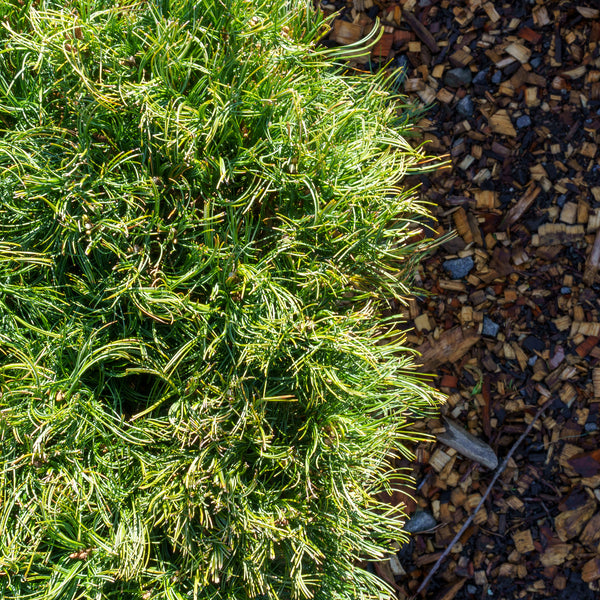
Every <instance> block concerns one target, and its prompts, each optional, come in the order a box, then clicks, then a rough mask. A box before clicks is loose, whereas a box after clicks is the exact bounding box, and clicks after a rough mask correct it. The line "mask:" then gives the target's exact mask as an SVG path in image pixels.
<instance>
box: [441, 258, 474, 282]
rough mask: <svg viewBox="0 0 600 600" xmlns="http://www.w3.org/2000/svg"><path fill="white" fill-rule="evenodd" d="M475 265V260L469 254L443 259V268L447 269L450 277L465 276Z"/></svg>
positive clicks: (458, 277) (459, 277)
mask: <svg viewBox="0 0 600 600" xmlns="http://www.w3.org/2000/svg"><path fill="white" fill-rule="evenodd" d="M474 266H475V262H474V261H473V259H472V258H471V257H470V256H465V257H464V258H451V259H450V260H446V261H444V269H445V270H446V271H448V273H449V274H450V277H452V279H462V278H463V277H466V276H467V275H468V274H469V273H470V272H471V269H472V268H473V267H474Z"/></svg>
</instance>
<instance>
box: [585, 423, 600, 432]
mask: <svg viewBox="0 0 600 600" xmlns="http://www.w3.org/2000/svg"><path fill="white" fill-rule="evenodd" d="M583 428H584V429H585V430H586V431H587V432H591V431H598V425H596V423H586V424H585V425H584V426H583Z"/></svg>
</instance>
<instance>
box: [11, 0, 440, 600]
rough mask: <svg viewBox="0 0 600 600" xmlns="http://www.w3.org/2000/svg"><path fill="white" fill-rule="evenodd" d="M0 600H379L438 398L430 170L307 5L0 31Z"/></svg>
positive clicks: (92, 12) (129, 11) (38, 12)
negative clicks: (397, 494)
mask: <svg viewBox="0 0 600 600" xmlns="http://www.w3.org/2000/svg"><path fill="white" fill-rule="evenodd" d="M0 21H1V27H0V48H1V49H0V239H1V240H2V241H1V242H0V342H1V347H0V394H1V395H0V447H1V451H0V494H1V496H0V529H1V530H2V536H0V593H1V595H2V597H3V598H24V597H27V598H36V599H40V600H41V599H44V600H49V599H51V598H56V599H60V600H68V599H75V598H98V599H104V598H144V599H147V598H165V599H166V598H169V599H171V598H173V599H174V598H201V599H209V598H211V599H212V598H215V599H216V598H224V599H233V598H235V599H236V600H237V599H243V598H278V599H284V598H308V597H315V598H327V599H330V598H340V599H341V598H347V599H350V598H352V599H354V598H385V597H389V594H390V588H389V586H388V585H387V584H386V583H385V582H383V580H381V579H380V578H377V577H375V576H374V575H373V574H371V573H370V572H369V571H368V570H366V569H365V568H363V567H364V564H363V565H362V567H361V566H359V564H358V563H359V560H367V559H373V558H377V557H381V556H383V555H384V553H385V552H386V551H387V550H388V549H390V548H392V545H391V544H392V542H394V541H396V542H399V541H403V540H404V539H405V538H404V534H403V531H402V521H401V517H402V507H401V506H390V505H388V504H385V503H381V502H379V501H378V500H377V499H376V497H377V494H378V492H381V491H382V490H385V489H388V488H389V481H388V480H389V478H390V457H391V456H393V455H404V456H407V457H409V456H410V452H409V450H408V448H407V445H406V442H407V441H409V440H414V439H415V437H419V436H418V435H417V434H415V433H413V431H412V429H411V428H410V426H409V425H410V421H411V420H414V419H415V418H416V417H417V416H419V415H421V414H423V413H425V412H426V411H427V410H430V409H431V407H433V406H434V405H435V403H436V402H437V399H438V395H437V394H436V393H435V392H433V391H432V390H431V389H429V388H427V387H426V386H425V385H424V384H423V382H422V380H421V379H420V377H419V376H418V375H417V374H416V373H415V370H414V357H413V354H412V353H411V352H410V351H408V350H407V349H406V348H405V347H404V343H403V336H402V335H401V330H400V321H401V318H400V317H398V316H387V317H385V318H384V317H383V316H382V315H383V313H384V310H385V309H386V308H387V307H389V301H390V299H392V300H394V301H395V302H402V301H403V300H404V299H405V298H406V296H407V295H408V294H409V292H410V289H411V286H412V285H413V275H414V269H415V267H416V264H417V261H418V259H419V258H420V256H421V255H422V252H423V251H424V250H425V249H426V247H427V244H426V242H425V241H424V240H423V236H422V234H421V233H420V229H419V225H418V221H419V220H420V219H422V218H424V217H425V216H426V215H427V210H426V208H425V207H424V205H423V204H422V203H421V202H419V201H417V200H416V196H415V193H414V190H402V189H401V188H399V187H398V185H399V182H400V181H401V179H402V177H403V176H404V175H405V174H407V173H410V172H413V173H414V172H421V171H423V170H424V169H426V168H428V165H430V164H431V163H429V162H425V161H426V157H425V155H424V153H423V151H422V150H418V149H417V150H414V149H413V148H412V147H411V146H410V145H409V143H408V142H407V141H406V139H405V137H404V136H405V134H407V133H409V132H410V128H411V124H410V110H409V109H408V107H406V106H403V105H402V104H401V103H399V101H398V99H397V98H396V97H395V96H394V93H393V87H392V86H393V85H394V84H395V83H396V82H397V79H396V76H395V74H393V76H392V77H388V76H387V75H386V74H384V73H382V74H381V75H379V76H366V75H360V76H353V75H349V74H344V75H342V73H341V69H340V68H339V67H337V66H336V65H335V61H336V60H337V58H336V56H338V55H340V53H339V52H338V51H335V50H329V49H327V48H325V47H322V46H318V45H317V43H316V40H317V39H318V38H319V37H320V35H321V32H322V29H323V22H322V17H321V16H320V15H319V13H317V12H315V11H313V10H312V6H311V5H310V3H303V2H295V3H290V2H283V1H269V2H261V1H258V0H257V1H255V2H244V1H241V0H232V1H230V2H225V3H223V2H220V1H218V0H214V1H213V0H207V1H205V2H202V3H195V2H186V1H184V0H178V1H173V2H167V1H164V2H147V3H146V2H132V1H127V0H126V1H123V2H119V3H114V2H106V1H103V0H82V1H80V2H67V3H65V2H52V1H50V0H47V1H39V2H38V1H36V2H33V1H30V2H20V1H14V2H4V3H3V4H2V6H1V7H0Z"/></svg>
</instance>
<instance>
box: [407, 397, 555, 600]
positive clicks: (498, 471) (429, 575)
mask: <svg viewBox="0 0 600 600" xmlns="http://www.w3.org/2000/svg"><path fill="white" fill-rule="evenodd" d="M553 401H554V398H550V399H549V400H547V401H546V402H544V404H543V405H542V406H541V407H540V409H539V410H538V411H537V413H536V414H535V416H534V417H533V420H532V421H531V423H529V425H527V427H526V428H525V431H524V432H523V433H522V434H521V437H520V438H519V439H518V440H517V441H516V442H515V443H514V444H513V445H512V448H511V449H510V450H509V452H508V454H507V455H506V458H505V459H504V460H503V461H502V464H501V465H500V466H499V467H498V469H496V473H495V475H494V477H493V478H492V481H491V482H490V485H488V487H487V489H486V490H485V494H483V496H482V498H481V500H480V501H479V504H478V505H477V507H476V508H475V510H474V511H473V512H472V513H471V516H470V517H469V518H468V519H467V520H466V521H465V523H464V525H463V526H462V527H461V528H460V531H459V532H458V533H457V534H456V535H455V536H454V539H453V540H452V541H451V542H450V544H449V545H448V547H447V548H446V549H445V550H444V552H442V555H441V556H440V557H439V558H438V560H437V562H436V563H435V565H433V567H432V568H431V570H430V571H429V573H427V577H425V579H424V580H423V581H422V583H421V585H420V586H419V589H418V590H417V591H416V592H415V594H414V595H413V596H412V597H411V600H415V598H416V597H417V596H418V595H419V594H420V593H421V592H422V591H423V590H424V589H425V588H426V587H427V584H428V583H429V582H430V581H431V578H432V577H433V575H434V574H435V572H436V571H437V570H438V569H439V568H440V565H441V564H442V562H444V560H445V559H446V558H447V557H448V555H449V554H450V551H451V550H452V548H453V547H454V545H455V544H456V542H458V540H459V539H460V538H461V537H462V535H463V533H464V532H465V531H466V530H467V528H468V527H469V526H470V525H471V523H472V522H473V519H474V518H475V515H476V514H477V513H478V512H479V509H480V508H481V507H482V506H483V503H484V502H485V500H486V498H487V497H488V496H489V494H490V492H491V491H492V488H493V487H494V484H495V483H496V480H497V479H498V477H500V475H501V474H502V472H503V471H504V469H506V467H507V465H508V461H509V460H510V459H511V458H512V455H513V454H514V453H515V450H516V449H517V448H518V447H519V445H520V444H521V442H522V441H523V440H524V439H525V438H526V437H527V435H528V434H529V432H530V431H531V428H532V427H533V425H534V423H535V422H536V421H537V420H538V419H539V418H540V415H541V414H542V413H543V412H544V411H545V410H546V409H547V408H548V407H549V406H550V404H552V402H553Z"/></svg>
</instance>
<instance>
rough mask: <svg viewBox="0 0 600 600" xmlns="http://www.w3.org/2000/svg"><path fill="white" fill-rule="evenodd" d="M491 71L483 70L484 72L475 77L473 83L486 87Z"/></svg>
mask: <svg viewBox="0 0 600 600" xmlns="http://www.w3.org/2000/svg"><path fill="white" fill-rule="evenodd" d="M488 71H489V69H483V71H479V72H478V73H477V74H476V75H475V77H473V83H474V84H475V85H484V84H485V83H486V81H487V76H488Z"/></svg>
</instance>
